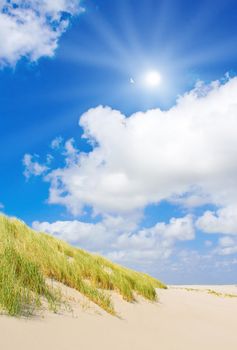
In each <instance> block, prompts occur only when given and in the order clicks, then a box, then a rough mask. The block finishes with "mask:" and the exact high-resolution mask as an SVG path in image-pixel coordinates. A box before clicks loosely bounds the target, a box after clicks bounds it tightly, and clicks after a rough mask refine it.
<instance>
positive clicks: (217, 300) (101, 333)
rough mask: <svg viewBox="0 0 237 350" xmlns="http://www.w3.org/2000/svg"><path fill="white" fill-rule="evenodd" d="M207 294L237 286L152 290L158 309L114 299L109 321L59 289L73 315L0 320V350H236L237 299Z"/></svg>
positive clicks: (232, 291) (70, 292)
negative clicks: (154, 293)
mask: <svg viewBox="0 0 237 350" xmlns="http://www.w3.org/2000/svg"><path fill="white" fill-rule="evenodd" d="M186 288H188V289H192V290H187V289H186ZM196 289H197V290H196ZM208 289H211V290H215V291H217V292H219V293H222V294H223V293H228V294H236V295H237V286H171V287H170V288H169V289H168V290H158V294H159V299H160V300H159V302H158V303H150V302H148V301H145V300H143V299H140V298H139V301H138V302H137V303H133V304H129V303H126V302H124V301H123V300H121V298H120V297H119V296H117V295H114V296H113V299H114V303H115V306H116V310H118V311H119V317H114V316H110V315H108V314H106V313H105V312H104V311H101V309H99V308H98V307H97V306H95V305H92V303H89V302H87V301H86V299H84V298H83V297H82V296H81V295H80V294H79V293H77V292H75V291H73V290H70V289H69V288H65V289H64V292H65V293H66V294H67V296H68V297H70V300H71V301H70V303H71V305H72V307H73V313H72V312H70V311H63V312H61V313H60V314H52V313H49V312H45V314H43V315H39V316H38V317H35V318H34V319H31V320H24V319H15V318H10V317H7V316H0V329H1V335H0V349H3V350H11V349H18V350H21V349H24V350H39V349H52V350H56V349H57V350H74V349H81V350H87V349H88V350H89V349H90V350H91V349H98V350H100V349H101V350H102V349H103V350H107V349H108V350H109V349H110V350H111V349H113V350H121V349H124V350H133V349H134V350H153V349H154V350H155V349H161V350H196V349H198V350H200V349H202V350H212V349H213V350H219V349H221V350H223V349H228V350H236V349H237V331H236V325H237V298H234V297H233V298H231V297H228V296H226V297H224V296H223V295H222V296H216V295H214V294H208V292H207V290H208Z"/></svg>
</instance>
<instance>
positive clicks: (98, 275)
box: [0, 215, 166, 316]
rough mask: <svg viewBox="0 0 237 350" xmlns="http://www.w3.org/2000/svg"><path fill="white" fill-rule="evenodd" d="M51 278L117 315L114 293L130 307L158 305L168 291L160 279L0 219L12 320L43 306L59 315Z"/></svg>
mask: <svg viewBox="0 0 237 350" xmlns="http://www.w3.org/2000/svg"><path fill="white" fill-rule="evenodd" d="M47 279H52V280H55V281H58V282H61V283H63V284H64V285H66V286H69V287H71V288H74V289H76V290H77V291H79V292H80V293H82V294H83V295H84V296H86V297H87V298H88V299H89V300H91V301H93V302H94V303H95V304H97V305H99V306H100V307H101V308H102V309H104V310H106V311H107V312H109V313H110V314H112V315H115V314H116V312H115V310H114V307H113V304H112V301H111V298H110V294H109V293H108V292H107V291H116V292H118V293H120V294H121V295H122V297H123V298H124V299H125V300H126V301H129V302H132V301H134V300H135V295H136V294H139V295H141V296H143V297H144V298H146V299H148V300H151V301H155V300H156V298H157V296H156V291H155V288H166V286H165V285H164V284H163V283H161V282H160V281H158V280H157V279H155V278H153V277H150V276H148V275H146V274H143V273H139V272H136V271H133V270H130V269H127V268H124V267H122V266H120V265H117V264H114V263H112V262H110V261H109V260H106V259H105V258H103V257H101V256H98V255H94V254H90V253H87V252H86V251H84V250H82V249H78V248H75V247H72V246H70V245H69V244H67V243H65V242H64V241H61V240H59V239H56V238H54V237H52V236H50V235H47V234H45V233H38V232H35V231H33V230H32V229H30V228H29V227H27V226H26V225H25V224H24V223H23V222H22V221H20V220H17V219H15V218H8V217H6V216H3V215H0V308H1V310H2V311H4V312H7V313H8V314H9V315H12V316H21V315H26V316H27V315H32V314H33V313H34V312H35V310H36V309H37V308H40V307H41V306H42V302H45V303H48V306H49V307H50V308H51V309H53V310H57V308H58V306H59V305H60V303H61V297H60V293H59V291H58V290H56V289H55V288H53V287H52V286H51V287H50V286H49V284H48V283H47V282H46V280H47Z"/></svg>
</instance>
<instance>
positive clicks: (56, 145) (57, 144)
mask: <svg viewBox="0 0 237 350" xmlns="http://www.w3.org/2000/svg"><path fill="white" fill-rule="evenodd" d="M62 142H63V138H62V137H61V136H57V137H55V139H53V140H52V142H51V145H50V147H51V148H52V149H54V150H57V149H59V148H60V146H61V145H62Z"/></svg>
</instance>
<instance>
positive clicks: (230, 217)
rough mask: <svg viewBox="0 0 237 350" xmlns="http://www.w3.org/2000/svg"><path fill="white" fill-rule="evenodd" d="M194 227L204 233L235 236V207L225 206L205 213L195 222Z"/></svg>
mask: <svg viewBox="0 0 237 350" xmlns="http://www.w3.org/2000/svg"><path fill="white" fill-rule="evenodd" d="M196 226H197V227H198V228H199V229H201V230H202V231H204V232H206V233H223V234H235V235H237V206H227V207H224V208H221V209H218V210H217V211H216V212H214V211H210V210H208V211H206V212H205V213H204V214H203V215H202V216H201V217H200V218H199V219H198V220H197V222H196Z"/></svg>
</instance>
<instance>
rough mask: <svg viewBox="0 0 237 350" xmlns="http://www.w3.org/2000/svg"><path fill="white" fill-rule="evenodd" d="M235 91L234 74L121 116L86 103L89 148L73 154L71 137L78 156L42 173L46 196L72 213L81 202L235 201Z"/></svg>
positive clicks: (115, 205) (112, 205)
mask: <svg viewBox="0 0 237 350" xmlns="http://www.w3.org/2000/svg"><path fill="white" fill-rule="evenodd" d="M236 95H237V78H233V79H231V80H229V81H227V82H226V83H225V84H223V85H221V84H220V83H219V82H214V83H212V84H211V85H210V86H208V87H206V86H202V85H199V86H198V87H196V88H195V89H194V90H193V91H191V92H190V93H187V94H185V95H184V96H183V97H180V98H179V100H178V102H177V104H176V105H175V106H174V107H173V108H171V109H170V110H168V111H161V110H159V109H154V110H148V111H147V112H144V113H143V112H138V113H135V114H133V115H131V116H130V117H127V118H126V117H125V116H124V115H123V114H122V113H121V112H119V111H116V110H112V109H111V108H109V107H102V106H99V107H97V108H94V109H90V110H89V111H88V112H86V113H85V114H84V115H83V116H82V117H81V119H80V125H81V126H82V128H83V129H84V137H85V138H87V139H88V140H89V142H90V143H91V145H92V151H91V152H89V153H86V154H85V153H81V154H79V153H78V152H76V149H75V145H74V146H73V150H74V151H73V153H74V155H76V156H75V157H73V158H72V157H71V156H69V154H68V155H66V156H65V157H66V166H65V167H63V168H58V169H55V170H53V171H51V172H50V173H49V174H48V176H47V181H49V182H50V196H49V202H50V203H55V204H63V205H65V206H66V207H67V208H68V209H69V210H70V211H71V212H72V213H73V214H76V215H77V214H80V213H81V211H82V209H83V207H84V206H91V207H93V209H94V211H95V212H98V213H115V214H118V213H129V212H134V211H136V210H143V209H144V207H146V206H147V205H148V204H153V203H159V202H160V201H161V200H168V201H171V202H172V201H176V203H177V204H179V205H180V204H184V205H186V206H194V207H195V206H201V205H203V204H214V205H216V206H217V207H225V206H228V207H229V206H235V205H236V206H237V200H236V198H237V186H236V185H237V183H236V179H237V176H236V175H237V163H236V159H237V137H236V133H237V102H236ZM71 145H72V144H71ZM67 148H68V147H67ZM67 160H68V161H67Z"/></svg>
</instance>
